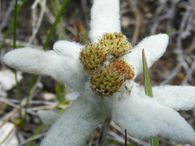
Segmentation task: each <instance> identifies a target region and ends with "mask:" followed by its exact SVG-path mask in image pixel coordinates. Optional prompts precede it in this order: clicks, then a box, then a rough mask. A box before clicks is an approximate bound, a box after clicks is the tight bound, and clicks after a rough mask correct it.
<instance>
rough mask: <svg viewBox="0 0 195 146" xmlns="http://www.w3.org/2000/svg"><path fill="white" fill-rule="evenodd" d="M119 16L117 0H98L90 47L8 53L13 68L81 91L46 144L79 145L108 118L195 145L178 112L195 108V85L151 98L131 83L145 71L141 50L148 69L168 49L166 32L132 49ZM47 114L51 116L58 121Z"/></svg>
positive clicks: (61, 44)
mask: <svg viewBox="0 0 195 146" xmlns="http://www.w3.org/2000/svg"><path fill="white" fill-rule="evenodd" d="M119 18H120V16H119V0H94V4H93V7H92V12H91V24H90V26H91V30H90V38H91V41H92V42H91V43H90V44H88V45H87V46H82V45H80V44H78V43H75V42H69V41H58V42H56V43H55V44H54V47H53V50H52V51H46V52H45V51H42V50H37V49H33V48H21V49H16V50H13V51H11V52H9V53H7V54H6V55H5V57H4V62H5V64H7V65H8V66H10V67H13V68H16V69H18V70H21V71H23V72H30V73H35V74H41V75H50V76H51V77H53V78H54V79H56V80H57V81H60V82H62V83H64V84H65V85H66V86H69V87H71V88H73V89H75V90H77V91H79V92H80V97H79V99H78V100H76V102H75V103H73V105H72V106H71V107H70V108H68V109H67V110H65V112H64V113H63V114H62V116H61V117H59V118H58V116H56V115H55V114H54V115H53V116H54V117H55V118H58V119H57V121H56V122H55V123H54V124H53V126H52V127H51V129H50V131H49V133H48V134H47V136H46V138H45V139H44V140H43V142H42V146H80V145H82V144H84V143H85V142H86V140H87V138H88V137H89V136H90V134H91V132H92V131H93V130H94V129H95V128H96V127H97V125H99V124H101V123H102V122H103V121H104V120H105V118H106V117H107V116H111V117H112V120H113V121H114V122H116V123H117V124H118V125H120V126H121V128H122V129H127V132H128V133H129V134H130V135H132V136H135V137H137V138H141V139H147V138H150V137H152V136H157V135H159V136H162V137H164V138H169V139H172V140H175V141H178V142H183V143H190V144H192V143H195V133H194V131H193V129H192V127H191V126H190V125H189V124H188V123H187V122H186V121H185V120H184V118H182V117H181V116H180V115H179V114H178V113H177V112H176V110H188V109H191V108H193V107H195V88H194V87H191V86H182V87H179V86H159V87H154V88H153V92H154V98H150V97H148V96H146V95H145V93H144V89H143V87H141V86H139V85H138V84H136V83H135V82H134V81H133V80H134V79H135V77H136V76H137V75H138V74H140V73H141V72H142V49H144V51H145V54H146V58H147V61H148V66H149V67H150V66H151V65H152V64H153V62H155V61H156V60H157V59H159V58H160V57H161V56H162V54H163V53H164V52H165V49H166V47H167V44H168V36H167V35H166V34H158V35H153V36H150V37H147V38H145V39H143V40H142V41H141V42H140V43H139V44H138V45H136V46H135V47H134V48H133V49H132V50H131V45H130V43H129V42H128V41H127V39H126V37H125V36H124V35H122V33H121V32H120V20H119ZM49 115H50V114H48V120H50V122H54V121H53V119H52V118H51V119H49ZM42 116H45V117H46V116H47V115H44V114H42ZM46 118H47V117H46Z"/></svg>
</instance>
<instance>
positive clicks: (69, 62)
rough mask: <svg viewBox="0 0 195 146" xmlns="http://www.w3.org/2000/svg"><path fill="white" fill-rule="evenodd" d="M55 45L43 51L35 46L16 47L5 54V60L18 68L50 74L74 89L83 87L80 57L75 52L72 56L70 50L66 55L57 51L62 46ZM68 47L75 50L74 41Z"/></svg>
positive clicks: (24, 70)
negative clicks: (34, 47) (52, 48)
mask: <svg viewBox="0 0 195 146" xmlns="http://www.w3.org/2000/svg"><path fill="white" fill-rule="evenodd" d="M60 45H61V43H60ZM54 46H55V51H53V50H52V51H43V50H38V49H33V48H21V49H15V50H13V51H10V52H8V53H7V54H5V56H4V58H3V61H4V63H5V64H6V65H8V66H10V67H12V68H15V69H17V70H20V71H23V72H29V73H34V74H40V75H49V76H51V77H53V78H54V79H56V80H57V81H59V82H62V83H64V84H66V85H68V86H70V87H71V88H73V89H75V88H76V89H77V90H78V89H81V87H82V86H83V82H84V75H82V74H83V71H82V66H81V64H80V61H79V58H76V57H75V56H73V53H72V56H71V53H70V51H68V53H67V54H66V55H64V54H65V53H64V54H62V53H61V52H59V51H56V50H61V48H60V47H58V46H59V44H58V45H54ZM69 46H70V45H69ZM75 47H76V45H75ZM68 49H73V50H75V49H76V48H74V43H73V45H72V48H68ZM77 49H80V48H77ZM64 52H65V51H64ZM73 52H74V51H73ZM77 56H78V53H77ZM70 79H74V80H70ZM78 83H80V84H78Z"/></svg>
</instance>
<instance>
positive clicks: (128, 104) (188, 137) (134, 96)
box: [112, 91, 195, 144]
mask: <svg viewBox="0 0 195 146" xmlns="http://www.w3.org/2000/svg"><path fill="white" fill-rule="evenodd" d="M132 92H134V91H132ZM112 117H113V120H114V121H115V122H116V123H118V124H119V126H121V128H122V129H127V132H128V133H129V134H130V135H131V136H134V137H137V138H141V139H148V138H150V137H152V136H157V135H159V136H162V137H164V138H168V139H172V140H174V141H177V142H182V143H190V144H194V143H195V133H194V131H193V129H192V127H191V126H190V125H189V124H188V123H187V122H186V121H185V120H184V119H183V118H182V117H181V116H180V115H179V114H178V113H177V112H176V111H174V110H173V109H171V108H169V107H166V106H164V105H162V104H160V103H158V102H157V101H155V100H154V99H153V98H150V97H145V98H140V97H139V93H137V92H136V93H131V96H130V95H129V96H126V97H123V98H121V97H120V98H118V99H115V101H113V111H112Z"/></svg>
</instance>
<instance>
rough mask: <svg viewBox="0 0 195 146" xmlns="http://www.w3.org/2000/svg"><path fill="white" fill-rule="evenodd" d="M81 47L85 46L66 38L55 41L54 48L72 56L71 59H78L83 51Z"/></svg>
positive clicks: (58, 51) (67, 55)
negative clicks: (65, 39)
mask: <svg viewBox="0 0 195 146" xmlns="http://www.w3.org/2000/svg"><path fill="white" fill-rule="evenodd" d="M81 48H83V46H82V45H81V44H79V43H76V42H70V41H64V40H60V41H57V42H55V44H54V46H53V49H54V50H55V51H56V52H57V53H59V54H61V55H64V56H66V57H70V58H71V59H72V58H74V59H78V58H79V55H80V52H81Z"/></svg>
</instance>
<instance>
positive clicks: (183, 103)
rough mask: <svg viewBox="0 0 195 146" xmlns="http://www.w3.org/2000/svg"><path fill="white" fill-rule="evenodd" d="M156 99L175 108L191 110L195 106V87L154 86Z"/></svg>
mask: <svg viewBox="0 0 195 146" xmlns="http://www.w3.org/2000/svg"><path fill="white" fill-rule="evenodd" d="M153 93H154V97H155V98H154V99H155V100H157V101H158V102H160V103H162V104H164V105H167V106H169V107H171V108H174V109H175V110H189V109H192V108H194V107H195V87H193V86H170V85H166V86H157V87H153Z"/></svg>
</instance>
